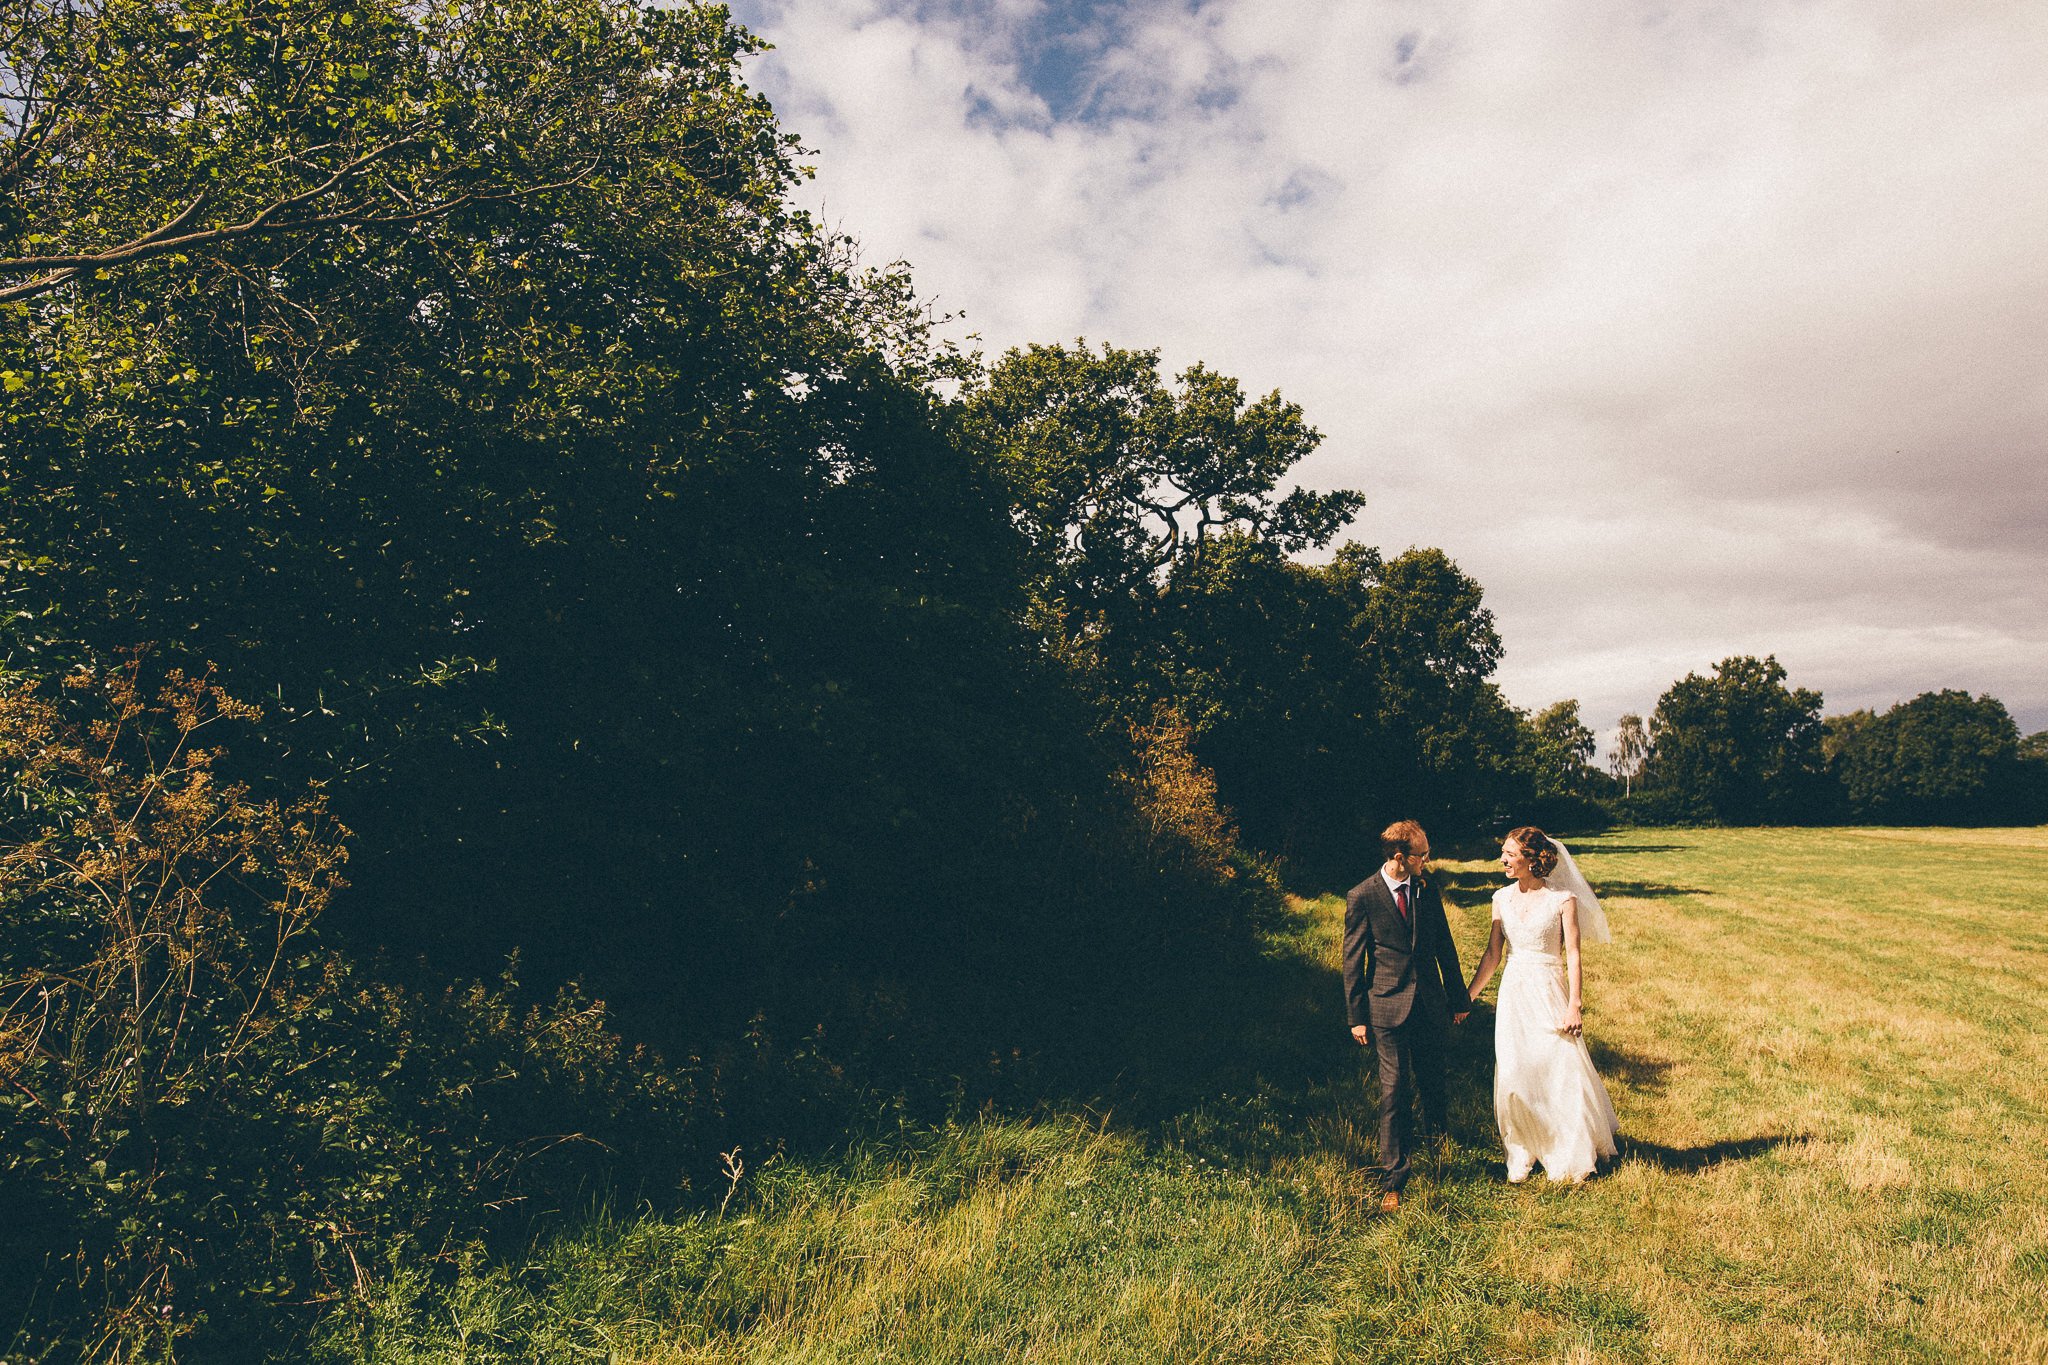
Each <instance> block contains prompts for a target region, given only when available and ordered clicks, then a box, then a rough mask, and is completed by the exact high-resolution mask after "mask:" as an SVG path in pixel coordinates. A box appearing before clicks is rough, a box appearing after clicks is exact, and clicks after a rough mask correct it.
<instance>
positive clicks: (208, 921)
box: [0, 657, 717, 1359]
mask: <svg viewBox="0 0 2048 1365" xmlns="http://www.w3.org/2000/svg"><path fill="white" fill-rule="evenodd" d="M145 676H146V670H145V668H144V665H143V663H142V661H141V659H140V658H139V657H136V658H131V659H130V660H129V661H128V662H127V663H126V664H125V665H124V666H122V667H118V668H112V669H91V670H83V671H80V672H79V673H77V674H75V675H73V676H72V677H70V678H68V679H66V680H65V684H64V686H63V687H62V688H61V689H55V690H53V689H49V688H47V687H44V686H38V685H36V684H34V683H24V682H17V683H15V684H14V685H12V686H10V687H8V688H7V689H6V690H5V691H4V692H0V789H4V796H5V799H6V811H7V815H6V817H5V821H4V829H0V1204H4V1205H5V1207H6V1208H7V1210H8V1214H9V1216H8V1217H6V1218H4V1219H0V1322H6V1323H7V1324H8V1325H9V1327H10V1329H11V1330H12V1331H13V1333H14V1339H13V1340H12V1341H11V1342H9V1343H8V1349H9V1351H10V1352H13V1351H23V1352H25V1353H26V1354H27V1355H28V1357H29V1358H42V1357H47V1356H53V1355H66V1356H75V1357H78V1358H81V1359H119V1358H129V1357H132V1356H135V1355H138V1354H149V1355H169V1354H174V1353H177V1352H178V1351H179V1349H180V1347H179V1343H180V1341H181V1340H182V1339H186V1338H192V1339H193V1341H192V1342H188V1343H187V1347H188V1349H190V1350H191V1351H192V1352H193V1353H195V1354H204V1355H205V1356H206V1357H207V1358H217V1357H220V1356H223V1355H235V1354H250V1353H256V1352H261V1351H271V1350H276V1349H278V1348H279V1346H280V1343H282V1342H285V1341H288V1340H289V1339H290V1337H291V1335H292V1334H293V1333H294V1332H295V1331H296V1329H297V1328H298V1327H300V1326H302V1325H303V1324H304V1323H305V1322H306V1320H307V1318H308V1316H309V1315H310V1313H312V1312H315V1311H318V1310H319V1309H320V1308H321V1307H322V1306H323V1305H329V1304H333V1303H336V1302H339V1301H345V1300H348V1299H351V1298H353V1297H355V1296H357V1295H359V1294H360V1293H361V1292H363V1291H364V1290H366V1289H367V1288H369V1287H370V1286H371V1285H372V1284H373V1283H374V1282H375V1280H376V1279H377V1278H378V1276H379V1275H380V1274H381V1273H382V1272H383V1271H384V1269H385V1268H386V1267H388V1266H389V1265H390V1264H391V1262H392V1260H393V1258H395V1257H397V1256H400V1255H405V1256H407V1257H409V1258H410V1259H411V1260H412V1261H413V1262H414V1263H415V1264H417V1263H419V1262H421V1261H425V1262H428V1263H433V1262H436V1261H438V1262H441V1263H448V1262H450V1261H451V1260H452V1258H453V1257H454V1256H455V1254H456V1253H457V1251H458V1250H459V1249H460V1248H461V1247H462V1246H464V1245H465V1244H467V1243H470V1242H473V1241H474V1240H475V1239H477V1238H479V1237H485V1236H488V1234H490V1233H491V1232H492V1231H494V1230H499V1229H504V1228H508V1227H523V1226H525V1225H526V1224H528V1223H530V1221H531V1219H532V1218H533V1217H534V1216H535V1215H536V1214H540V1213H545V1212H547V1211H549V1210H552V1209H556V1208H560V1207H561V1206H562V1205H563V1203H564V1202H565V1201H568V1200H573V1199H578V1198H590V1197H594V1195H595V1193H596V1191H597V1190H598V1189H599V1188H600V1187H602V1186H606V1185H609V1184H610V1183H612V1182H614V1181H615V1180H617V1179H618V1178H620V1177H621V1175H622V1174H626V1173H630V1177H631V1179H632V1180H633V1181H635V1182H636V1183H639V1184H641V1185H643V1186H646V1187H649V1188H650V1190H655V1189H658V1190H660V1192H661V1193H663V1194H666V1195H668V1196H670V1197H673V1196H674V1195H675V1193H676V1192H677V1186H678V1184H679V1182H680V1180H681V1178H682V1177H683V1175H684V1174H685V1173H686V1172H687V1171H688V1170H689V1169H690V1167H691V1164H692V1162H693V1160H697V1159H699V1158H701V1157H702V1156H703V1155H705V1153H706V1152H708V1150H709V1149H708V1147H704V1143H705V1141H706V1140H707V1135H708V1134H709V1133H710V1132H711V1122H710V1121H711V1120H714V1119H715V1117H716V1114H717V1106H716V1105H715V1104H710V1103H706V1102H705V1101H704V1099H703V1097H701V1096H700V1095H699V1094H698V1093H697V1090H696V1087H695V1084H694V1082H693V1080H692V1079H691V1073H688V1072H677V1071H674V1070H671V1069H669V1068H667V1067H665V1066H664V1065H662V1064H661V1062H660V1059H659V1058H656V1057H653V1056H651V1055H649V1054H646V1053H644V1052H631V1051H628V1050H627V1049H626V1048H624V1047H623V1045H622V1044H621V1043H620V1041H619V1039H618V1038H617V1037H616V1036H615V1035H613V1034H612V1033H611V1032H610V1030H609V1029H608V1028H607V1026H606V1020H605V1015H604V1007H603V1005H602V1003H601V1002H596V1001H590V1000H586V999H584V998H582V997H581V996H580V994H579V993H578V992H576V990H575V989H574V988H573V987H571V988H568V989H565V990H564V991H563V992H562V993H561V994H559V995H558V996H557V997H556V999H555V1000H554V1001H553V1002H551V1003H549V1004H546V1005H528V1006H524V1007H522V1006H521V1005H520V1004H519V1003H518V994H517V983H516V981H514V980H513V978H512V977H511V975H510V973H509V971H508V973H507V975H506V977H505V978H504V979H503V980H501V981H500V982H499V983H498V984H497V985H496V986H494V987H486V986H483V985H480V984H470V985H464V986H457V987H452V988H447V989H443V990H440V991H421V990H416V989H408V988H404V987H401V986H398V985H394V984H391V983H390V982H384V981H375V980H371V979H369V978H367V977H366V976H365V975H364V974H363V973H362V971H361V970H360V969H359V968H358V967H357V966H356V965H354V964H353V963H351V962H350V961H349V960H348V959H347V958H346V957H345V956H343V955H342V954H340V953H339V952H336V951H334V950H333V949H331V948H329V947H327V946H325V945H324V944H323V943H322V941H321V939H320V937H319V934H318V930H317V921H318V919H319V916H320V913H321V912H322V910H324V909H325V908H326V907H327V906H328V904H329V902H330V901H331V899H332V898H333V896H334V895H335V893H336V892H337V891H339V890H340V889H341V888H342V886H343V885H344V882H343V879H342V876H341V868H342V866H343V865H344V863H345V860H346V857H347V837H348V832H347V831H346V830H345V829H343V828H342V827H341V826H340V825H338V824H337V823H336V822H335V821H334V820H333V819H332V818H331V817H330V816H329V815H328V813H327V807H326V802H325V797H324V794H323V793H322V792H321V791H320V789H319V788H318V787H317V786H316V787H309V788H307V789H305V790H303V791H300V792H297V793H294V794H290V795H288V796H282V797H263V796H258V795H257V794H256V793H255V792H254V791H253V789H252V788H251V787H250V786H248V785H246V784H244V783H240V782H233V781H227V780H224V779H223V777H222V776H221V775H220V774H221V772H222V771H223V769H224V760H225V757H226V751H225V749H224V747H223V746H222V745H221V744H219V743H218V742H217V735H218V734H219V732H220V731H222V730H224V729H226V728H229V727H232V726H235V725H242V726H250V725H253V724H254V723H255V722H257V721H258V720H260V718H261V713H260V712H259V711H258V710H257V709H256V708H254V707H251V706H248V705H245V704H243V703H240V702H238V701H236V700H234V699H233V698H232V697H230V696H228V695H227V694H226V693H225V692H224V691H222V690H221V689H220V688H219V687H218V686H216V685H215V684H214V683H213V682H212V680H211V678H210V677H208V676H198V677H194V676H190V675H187V674H184V673H180V672H177V671H172V672H170V673H168V674H167V675H165V676H164V677H163V679H162V680H161V682H160V684H159V685H157V686H155V687H154V689H151V688H150V687H148V686H146V685H145ZM693 1142H694V1143H696V1144H697V1146H693V1145H692V1144H693ZM700 1147H703V1148H704V1150H703V1151H700V1150H699V1148H700ZM198 1343H203V1345H201V1344H198Z"/></svg>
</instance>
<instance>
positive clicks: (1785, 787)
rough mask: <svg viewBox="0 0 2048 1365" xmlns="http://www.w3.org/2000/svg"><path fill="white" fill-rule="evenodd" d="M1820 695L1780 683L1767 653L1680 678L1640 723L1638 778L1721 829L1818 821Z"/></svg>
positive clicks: (1824, 794) (1823, 794)
mask: <svg viewBox="0 0 2048 1365" xmlns="http://www.w3.org/2000/svg"><path fill="white" fill-rule="evenodd" d="M1820 707H1821V696H1820V693H1818V692H1814V691H1810V690H1808V689H1805V688H1799V689H1796V690H1794V689H1789V688H1787V687H1786V686H1785V669H1784V666H1783V665H1781V664H1780V663H1779V662H1778V660H1777V659H1776V657H1775V656H1772V657H1766V658H1763V659H1756V658H1751V657H1747V656H1737V657H1734V658H1729V659H1723V660H1722V661H1721V662H1720V663H1718V664H1716V665H1715V666H1714V673H1713V676H1711V677H1702V676H1701V675H1699V674H1696V673H1688V674H1687V675H1686V676H1685V677H1683V678H1681V679H1679V680H1678V681H1677V682H1675V683H1673V684H1672V685H1671V687H1670V688H1669V689H1668V690H1667V691H1666V692H1665V693H1664V695H1663V696H1662V697H1660V698H1658V701H1657V709H1656V711H1655V713H1653V714H1652V716H1651V717H1650V727H1649V728H1650V739H1651V745H1652V752H1653V757H1652V759H1651V761H1650V763H1649V765H1648V768H1647V769H1646V776H1645V781H1646V782H1651V781H1654V783H1655V784H1656V785H1657V787H1658V788H1660V789H1661V790H1663V791H1664V792H1666V793H1667V794H1671V795H1672V796H1673V797H1674V799H1675V800H1677V801H1679V802H1681V803H1682V804H1683V806H1684V807H1685V808H1686V809H1688V810H1690V811H1691V812H1692V813H1693V814H1695V815H1697V816H1702V817H1706V818H1711V819H1715V820H1720V821H1724V822H1726V823H1728V824H1762V823H1772V822H1776V823H1796V822H1799V821H1804V820H1813V819H1818V818H1824V817H1825V816H1826V814H1827V813H1828V807H1829V802H1828V785H1827V780H1826V771H1825V767H1824V764H1823V760H1822V756H1821V718H1820Z"/></svg>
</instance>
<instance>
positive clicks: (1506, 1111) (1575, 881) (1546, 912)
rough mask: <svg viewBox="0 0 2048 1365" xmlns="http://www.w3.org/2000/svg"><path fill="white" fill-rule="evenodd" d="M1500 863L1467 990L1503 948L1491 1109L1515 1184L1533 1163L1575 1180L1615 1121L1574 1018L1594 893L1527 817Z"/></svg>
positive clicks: (1592, 925)
mask: <svg viewBox="0 0 2048 1365" xmlns="http://www.w3.org/2000/svg"><path fill="white" fill-rule="evenodd" d="M1500 863H1501V867H1502V868H1503V869H1504V870H1505V871H1506V872H1507V875H1508V876H1509V877H1510V878H1511V879H1512V880H1513V882H1514V885H1512V886H1503V887H1502V888H1501V889H1500V890H1498V891H1496V892H1495V893H1494V896H1493V932H1492V935H1491V937H1489V938H1488V939H1487V942H1486V955H1485V956H1484V957H1482V958H1480V959H1479V966H1478V968H1477V969H1476V970H1475V971H1474V972H1473V974H1472V987H1471V991H1470V994H1471V997H1472V998H1473V999H1475V1000H1476V999H1478V998H1479V992H1480V991H1481V990H1482V989H1484V988H1485V986H1486V983H1487V982H1488V981H1490V980H1491V979H1492V978H1493V973H1494V969H1495V968H1497V967H1499V966H1500V964H1501V954H1502V949H1503V947H1504V946H1505V947H1506V948H1507V949H1508V953H1507V969H1506V970H1505V971H1503V972H1501V975H1500V999H1499V1001H1498V1002H1497V1004H1496V1006H1495V1011H1494V1025H1493V1045H1494V1055H1495V1059H1496V1065H1495V1068H1494V1073H1493V1112H1494V1117H1495V1119H1496V1120H1497V1121H1498V1122H1499V1124H1500V1136H1501V1141H1502V1143H1503V1144H1505V1145H1506V1147H1507V1155H1508V1179H1509V1180H1511V1181H1513V1182H1514V1183H1516V1184H1520V1183H1521V1182H1522V1181H1524V1180H1527V1179H1528V1178H1529V1171H1530V1170H1531V1168H1532V1167H1534V1166H1537V1165H1541V1166H1542V1167H1543V1174H1544V1175H1545V1176H1547V1177H1548V1178H1549V1179H1551V1180H1565V1181H1570V1182H1572V1183H1574V1184H1576V1183H1577V1182H1579V1181H1581V1180H1584V1179H1585V1178H1586V1177H1587V1176H1589V1175H1591V1174H1592V1173H1593V1167H1594V1166H1595V1165H1596V1164H1597V1163H1598V1162H1599V1160H1600V1158H1601V1157H1603V1156H1613V1155H1614V1152H1615V1147H1614V1139H1615V1135H1616V1132H1617V1131H1618V1125H1617V1124H1616V1121H1615V1117H1614V1105H1613V1103H1612V1101H1610V1100H1609V1099H1608V1098H1607V1087H1606V1086H1604V1085H1602V1084H1601V1083H1600V1073H1599V1072H1597V1071H1595V1070H1594V1069H1593V1058H1592V1055H1591V1054H1590V1053H1588V1052H1587V1051H1586V1039H1585V1031H1584V1028H1583V1026H1582V1024H1581V1022H1580V1008H1579V1005H1580V993H1579V982H1580V969H1579V943H1580V940H1581V939H1583V940H1584V941H1586V942H1588V943H1605V942H1606V941H1607V937H1608V935H1607V918H1606V916H1605V915H1604V914H1603V913H1602V912H1601V909H1600V898H1599V897H1597V896H1595V895H1594V894H1593V888H1592V887H1590V886H1588V885H1586V879H1585V878H1584V877H1582V876H1580V875H1579V869H1578V864H1576V863H1575V862H1573V861H1572V855H1571V852H1570V851H1569V850H1568V849H1566V848H1565V846H1564V845H1563V844H1561V843H1559V842H1557V840H1555V839H1552V838H1551V837H1550V836H1548V835H1546V834H1545V833H1544V832H1543V831H1542V830H1540V829H1537V828H1536V827H1535V826H1534V825H1525V826H1523V827H1522V828H1520V829H1518V830H1516V831H1514V833H1512V834H1510V835H1508V837H1507V839H1506V841H1505V842H1503V843H1502V844H1501V848H1500Z"/></svg>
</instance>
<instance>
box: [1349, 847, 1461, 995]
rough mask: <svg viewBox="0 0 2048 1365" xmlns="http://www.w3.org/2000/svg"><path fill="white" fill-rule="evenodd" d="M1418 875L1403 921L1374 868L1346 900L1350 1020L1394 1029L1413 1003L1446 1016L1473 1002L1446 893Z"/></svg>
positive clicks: (1382, 879) (1432, 882)
mask: <svg viewBox="0 0 2048 1365" xmlns="http://www.w3.org/2000/svg"><path fill="white" fill-rule="evenodd" d="M1418 880H1419V881H1420V883H1421V886H1420V890H1419V891H1418V892H1416V893H1414V894H1412V895H1411V896H1410V901H1411V905H1412V909H1413V911H1414V913H1413V916H1412V918H1411V919H1407V920H1404V919H1402V918H1401V911H1400V909H1399V908H1398V907H1396V906H1395V904H1394V893H1393V892H1391V891H1389V890H1387V879H1386V878H1384V877H1382V876H1381V875H1380V874H1379V872H1378V871H1374V873H1373V874H1372V875H1371V876H1370V877H1367V878H1366V879H1365V880H1364V881H1362V882H1360V883H1359V884H1358V885H1357V886H1354V887H1352V888H1351V892H1350V894H1349V895H1347V896H1346V897H1345V898H1344V968H1343V971H1344V1013H1345V1015H1346V1017H1347V1018H1348V1020H1349V1022H1351V1023H1353V1024H1367V1025H1370V1026H1372V1027H1374V1028H1397V1027H1399V1026H1400V1025H1402V1024H1404V1023H1406V1022H1408V1017H1409V1015H1411V1014H1413V1013H1414V1012H1415V1009H1416V1006H1417V1004H1418V1003H1420V1004H1421V1005H1422V1006H1423V1007H1424V1008H1425V1009H1430V1010H1432V1011H1434V1010H1438V1009H1440V1010H1442V1011H1444V1012H1445V1013H1446V1014H1447V1015H1450V1014H1463V1013H1465V1012H1466V1011H1467V1010H1469V1009H1471V1008H1472V1002H1471V1000H1470V999H1469V998H1468V997H1467V996H1466V994H1465V974H1464V972H1462V971H1461V970H1460V969H1459V967H1458V945H1457V944H1455V943H1453V942H1452V941H1451V922H1450V920H1449V919H1448V918H1447V917H1446V916H1445V914H1444V900H1443V895H1442V893H1441V892H1439V891H1438V890H1437V886H1436V883H1435V881H1433V880H1431V879H1430V878H1428V877H1422V878H1419V879H1418Z"/></svg>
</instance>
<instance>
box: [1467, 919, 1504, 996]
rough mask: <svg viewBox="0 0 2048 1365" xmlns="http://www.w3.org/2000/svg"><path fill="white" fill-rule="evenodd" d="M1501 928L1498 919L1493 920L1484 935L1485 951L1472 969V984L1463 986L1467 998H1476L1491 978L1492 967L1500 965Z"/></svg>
mask: <svg viewBox="0 0 2048 1365" xmlns="http://www.w3.org/2000/svg"><path fill="white" fill-rule="evenodd" d="M1500 946H1501V928H1500V921H1499V920H1495V921H1494V922H1493V928H1492V929H1491V930H1490V931H1489V932H1488V934H1487V936H1486V952H1485V955H1484V956H1482V957H1481V958H1480V959H1479V965H1478V966H1477V967H1475V968H1473V969H1472V984H1471V985H1470V986H1468V987H1466V988H1465V997H1466V998H1467V999H1468V1000H1477V999H1478V998H1479V992H1481V991H1483V990H1485V989H1486V983H1487V982H1489V981H1491V980H1493V972H1494V968H1496V967H1498V966H1500Z"/></svg>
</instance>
